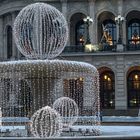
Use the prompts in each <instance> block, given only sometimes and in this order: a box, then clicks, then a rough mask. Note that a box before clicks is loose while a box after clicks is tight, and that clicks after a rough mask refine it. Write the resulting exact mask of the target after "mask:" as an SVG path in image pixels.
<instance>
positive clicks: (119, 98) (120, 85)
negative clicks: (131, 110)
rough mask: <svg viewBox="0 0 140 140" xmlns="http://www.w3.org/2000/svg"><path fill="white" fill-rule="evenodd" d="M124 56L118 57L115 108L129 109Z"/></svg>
mask: <svg viewBox="0 0 140 140" xmlns="http://www.w3.org/2000/svg"><path fill="white" fill-rule="evenodd" d="M124 67H125V66H124V56H120V55H119V56H117V58H116V69H117V71H116V81H115V91H116V92H115V109H119V110H124V109H127V96H126V94H125V86H126V85H125V71H124Z"/></svg>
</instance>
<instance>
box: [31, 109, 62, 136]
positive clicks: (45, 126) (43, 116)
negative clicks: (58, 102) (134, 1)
mask: <svg viewBox="0 0 140 140" xmlns="http://www.w3.org/2000/svg"><path fill="white" fill-rule="evenodd" d="M31 121H32V125H31V131H32V134H33V135H34V136H35V137H56V136H59V135H60V134H61V132H62V127H63V125H62V120H61V117H60V115H59V114H58V113H57V112H56V111H55V110H54V109H52V108H51V107H49V106H46V107H43V108H41V109H39V110H38V111H37V112H35V113H34V114H33V116H32V118H31Z"/></svg>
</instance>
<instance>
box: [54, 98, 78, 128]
mask: <svg viewBox="0 0 140 140" xmlns="http://www.w3.org/2000/svg"><path fill="white" fill-rule="evenodd" d="M53 108H54V109H55V110H56V111H57V112H58V113H59V114H60V116H61V117H62V123H63V126H64V127H70V126H71V125H73V124H74V123H75V122H76V121H77V118H78V113H79V111H78V106H77V104H76V103H75V101H74V100H72V99H70V98H69V97H61V98H58V99H57V100H56V101H55V102H54V104H53Z"/></svg>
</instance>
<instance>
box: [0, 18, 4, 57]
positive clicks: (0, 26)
mask: <svg viewBox="0 0 140 140" xmlns="http://www.w3.org/2000/svg"><path fill="white" fill-rule="evenodd" d="M3 40H4V30H3V18H2V17H0V59H4V41H3Z"/></svg>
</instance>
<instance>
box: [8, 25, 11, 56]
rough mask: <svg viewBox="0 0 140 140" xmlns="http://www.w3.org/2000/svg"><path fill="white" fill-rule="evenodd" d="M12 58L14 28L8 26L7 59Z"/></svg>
mask: <svg viewBox="0 0 140 140" xmlns="http://www.w3.org/2000/svg"><path fill="white" fill-rule="evenodd" d="M11 57H12V27H11V26H7V58H8V59H10V58H11Z"/></svg>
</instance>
